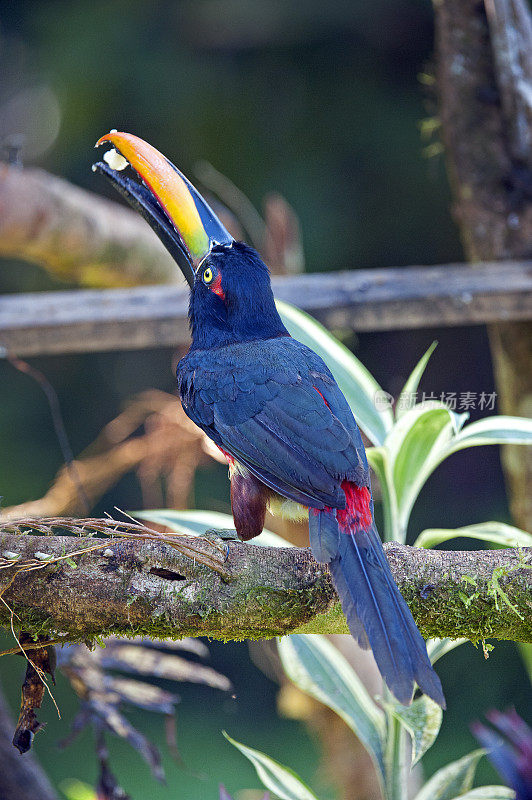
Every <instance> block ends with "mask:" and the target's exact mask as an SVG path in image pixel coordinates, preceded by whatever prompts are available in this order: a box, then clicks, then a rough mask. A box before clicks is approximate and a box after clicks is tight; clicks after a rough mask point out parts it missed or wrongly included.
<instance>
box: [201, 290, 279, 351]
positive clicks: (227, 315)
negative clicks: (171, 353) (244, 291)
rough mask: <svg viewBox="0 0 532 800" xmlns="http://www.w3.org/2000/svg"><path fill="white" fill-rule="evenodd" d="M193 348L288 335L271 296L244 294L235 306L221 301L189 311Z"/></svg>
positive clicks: (209, 347) (212, 346) (207, 347)
mask: <svg viewBox="0 0 532 800" xmlns="http://www.w3.org/2000/svg"><path fill="white" fill-rule="evenodd" d="M189 320H190V328H191V332H192V347H191V349H192V350H209V349H213V348H216V347H223V346H224V345H228V344H234V343H235V342H249V341H255V340H257V339H273V338H276V337H278V336H288V335H289V334H288V331H287V330H286V328H285V326H284V325H283V322H282V320H281V317H280V316H279V313H278V311H277V308H276V307H275V302H274V300H273V295H271V296H270V297H256V296H241V297H239V298H238V303H237V304H235V305H234V306H233V305H232V304H231V303H229V304H228V305H227V306H226V307H223V306H222V304H221V303H219V302H216V303H212V304H209V305H208V306H207V307H205V305H202V306H201V307H199V308H198V307H196V305H195V303H194V301H193V300H192V302H191V304H190V311H189Z"/></svg>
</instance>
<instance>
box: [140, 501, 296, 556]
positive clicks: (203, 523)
mask: <svg viewBox="0 0 532 800" xmlns="http://www.w3.org/2000/svg"><path fill="white" fill-rule="evenodd" d="M132 516H133V517H138V518H139V519H145V520H147V521H149V522H155V523H157V524H158V525H165V526H166V527H167V528H170V530H171V531H175V533H184V534H187V536H203V535H204V534H205V532H206V531H208V530H233V531H234V529H235V523H234V522H233V517H232V516H231V515H230V514H222V513H221V512H219V511H175V510H174V509H171V508H159V509H153V510H150V511H133V512H132ZM253 544H259V545H262V546H263V547H292V545H291V544H290V542H287V541H286V539H283V538H282V537H281V536H277V534H276V533H272V532H271V531H268V530H264V531H263V532H262V533H261V535H260V536H257V537H256V538H255V539H253Z"/></svg>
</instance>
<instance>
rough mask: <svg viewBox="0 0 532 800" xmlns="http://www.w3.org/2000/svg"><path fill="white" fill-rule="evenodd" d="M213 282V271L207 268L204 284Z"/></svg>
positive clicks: (204, 274)
mask: <svg viewBox="0 0 532 800" xmlns="http://www.w3.org/2000/svg"><path fill="white" fill-rule="evenodd" d="M211 281H212V269H211V268H210V267H207V269H206V270H205V272H204V273H203V282H204V283H210V282H211Z"/></svg>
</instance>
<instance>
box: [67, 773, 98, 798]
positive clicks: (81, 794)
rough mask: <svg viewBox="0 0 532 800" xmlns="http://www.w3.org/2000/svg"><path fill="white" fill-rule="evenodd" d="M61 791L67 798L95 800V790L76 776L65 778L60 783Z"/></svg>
mask: <svg viewBox="0 0 532 800" xmlns="http://www.w3.org/2000/svg"><path fill="white" fill-rule="evenodd" d="M61 791H62V792H63V794H64V795H65V797H66V798H67V800H97V798H96V792H95V791H94V789H93V788H92V786H89V784H88V783H82V781H78V780H77V778H67V780H65V781H63V782H62V783H61Z"/></svg>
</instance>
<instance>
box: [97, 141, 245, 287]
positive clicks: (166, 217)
mask: <svg viewBox="0 0 532 800" xmlns="http://www.w3.org/2000/svg"><path fill="white" fill-rule="evenodd" d="M104 142H109V143H111V144H113V145H114V147H115V148H116V151H118V152H117V153H116V156H115V155H113V154H112V151H111V153H106V154H105V156H104V161H105V162H106V163H102V162H98V163H97V164H95V165H94V166H93V169H94V170H95V171H96V172H101V173H102V174H104V175H105V176H106V177H107V178H108V179H109V180H111V182H112V183H113V184H114V186H115V188H116V189H118V191H119V192H120V193H121V194H122V195H123V196H124V197H125V198H126V200H127V201H128V202H129V203H130V205H132V206H133V208H135V210H137V211H139V212H140V214H142V216H143V217H144V219H146V221H147V222H148V223H149V224H150V225H151V227H152V228H153V229H154V230H155V232H156V233H157V235H158V236H159V238H160V239H161V241H162V242H163V244H164V245H165V247H166V248H167V249H168V250H169V252H170V253H171V255H172V256H173V257H174V258H175V260H176V261H177V263H178V264H179V266H180V268H181V270H182V272H183V274H184V275H185V278H186V279H187V281H188V283H189V285H190V286H191V287H192V285H193V283H194V273H195V270H196V269H197V267H198V265H199V264H200V263H201V261H202V260H203V259H204V258H205V256H206V255H208V254H209V253H210V251H211V249H212V248H213V247H214V245H215V244H219V245H225V246H228V247H230V246H231V245H232V244H233V237H232V236H231V234H230V233H228V231H227V230H226V229H225V227H224V226H223V225H222V223H221V222H220V220H219V219H218V217H217V216H216V215H215V213H214V212H213V210H212V209H211V208H210V206H209V205H208V204H207V203H206V201H205V200H204V199H203V197H202V196H201V195H200V193H199V192H198V191H197V190H196V189H195V188H194V186H193V185H192V184H191V183H190V181H188V180H187V179H186V178H185V176H184V175H183V174H182V173H181V172H180V171H179V170H178V169H177V167H175V166H174V165H173V164H172V163H171V162H170V161H168V159H167V158H165V156H163V155H162V153H159V151H158V150H156V149H155V148H154V147H152V146H151V145H150V144H148V143H147V142H144V141H143V140H142V139H139V138H138V137H137V136H133V135H132V134H130V133H117V132H114V131H112V132H111V133H108V134H107V135H106V136H102V138H101V139H100V140H99V141H98V142H97V145H100V144H103V143H104ZM116 151H115V152H116ZM122 159H123V161H125V162H126V164H123V161H122ZM128 163H129V164H130V165H131V167H132V168H133V170H134V171H135V173H136V175H137V176H138V177H139V178H140V180H141V183H137V182H136V181H135V180H132V179H131V178H130V177H128V176H127V175H122V174H119V173H118V171H117V170H121V169H123V168H124V167H125V166H126V165H127V164H128Z"/></svg>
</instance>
